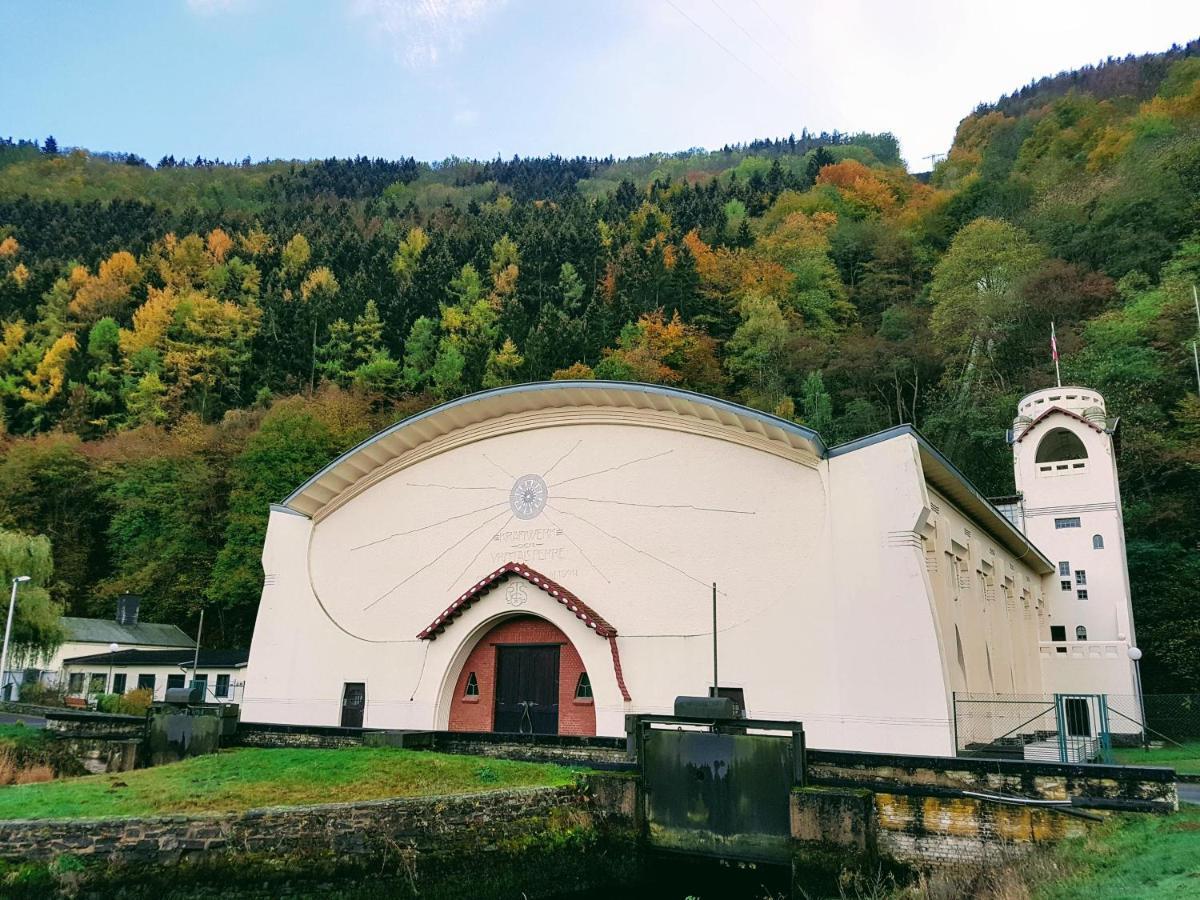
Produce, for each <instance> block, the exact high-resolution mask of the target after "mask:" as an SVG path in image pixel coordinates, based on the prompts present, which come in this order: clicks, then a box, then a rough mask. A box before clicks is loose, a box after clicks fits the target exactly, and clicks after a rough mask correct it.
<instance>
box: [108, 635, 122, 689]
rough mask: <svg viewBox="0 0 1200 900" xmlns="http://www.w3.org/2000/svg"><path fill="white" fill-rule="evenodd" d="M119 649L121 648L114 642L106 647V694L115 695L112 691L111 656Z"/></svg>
mask: <svg viewBox="0 0 1200 900" xmlns="http://www.w3.org/2000/svg"><path fill="white" fill-rule="evenodd" d="M120 649H121V648H120V647H118V646H117V642H116V641H113V642H112V643H111V644H109V645H108V682H107V683H106V684H105V687H106V688H107V692H108V693H110V694H113V693H116V692H115V691H114V690H113V689H112V667H113V654H114V653H116V652H117V651H118V650H120Z"/></svg>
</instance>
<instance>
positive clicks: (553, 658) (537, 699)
mask: <svg viewBox="0 0 1200 900" xmlns="http://www.w3.org/2000/svg"><path fill="white" fill-rule="evenodd" d="M558 665H559V646H558V645H557V644H500V645H498V646H497V647H496V710H495V719H494V720H493V726H492V728H493V730H494V731H499V732H505V733H515V734H558V671H559V669H558Z"/></svg>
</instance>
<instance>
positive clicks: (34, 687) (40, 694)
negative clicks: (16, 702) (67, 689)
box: [21, 681, 66, 706]
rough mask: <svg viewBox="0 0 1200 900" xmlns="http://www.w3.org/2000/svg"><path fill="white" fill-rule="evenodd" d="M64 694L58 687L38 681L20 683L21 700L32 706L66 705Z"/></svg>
mask: <svg viewBox="0 0 1200 900" xmlns="http://www.w3.org/2000/svg"><path fill="white" fill-rule="evenodd" d="M65 696H66V694H65V693H64V692H63V691H62V690H61V689H59V688H55V687H50V686H48V685H45V684H42V683H41V682H39V681H31V682H28V683H26V684H22V685H21V702H22V703H29V704H31V705H33V706H66V703H65V702H64V697H65Z"/></svg>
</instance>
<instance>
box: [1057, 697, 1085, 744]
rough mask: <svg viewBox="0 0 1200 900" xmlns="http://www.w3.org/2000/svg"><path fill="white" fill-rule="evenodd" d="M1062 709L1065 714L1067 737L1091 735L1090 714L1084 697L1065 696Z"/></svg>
mask: <svg viewBox="0 0 1200 900" xmlns="http://www.w3.org/2000/svg"><path fill="white" fill-rule="evenodd" d="M1063 711H1064V712H1065V713H1066V714H1067V736H1068V737H1091V736H1092V715H1091V710H1090V709H1088V702H1087V699H1086V698H1084V697H1067V698H1065V699H1064V700H1063Z"/></svg>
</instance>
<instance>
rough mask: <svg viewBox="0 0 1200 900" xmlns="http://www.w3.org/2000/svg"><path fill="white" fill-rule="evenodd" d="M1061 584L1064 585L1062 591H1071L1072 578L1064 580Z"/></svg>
mask: <svg viewBox="0 0 1200 900" xmlns="http://www.w3.org/2000/svg"><path fill="white" fill-rule="evenodd" d="M1059 584H1060V585H1062V589H1063V590H1064V591H1069V590H1070V589H1071V579H1070V578H1064V579H1063V580H1062V581H1060V582H1059Z"/></svg>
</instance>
